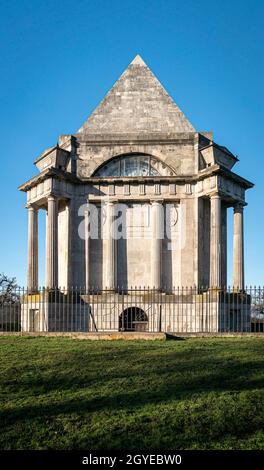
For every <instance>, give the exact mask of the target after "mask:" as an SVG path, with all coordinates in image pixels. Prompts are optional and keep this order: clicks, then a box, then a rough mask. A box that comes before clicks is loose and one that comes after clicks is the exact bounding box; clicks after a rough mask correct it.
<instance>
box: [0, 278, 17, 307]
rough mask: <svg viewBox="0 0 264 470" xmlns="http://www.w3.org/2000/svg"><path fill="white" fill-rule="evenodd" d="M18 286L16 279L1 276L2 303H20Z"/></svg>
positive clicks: (0, 294) (0, 300)
mask: <svg viewBox="0 0 264 470" xmlns="http://www.w3.org/2000/svg"><path fill="white" fill-rule="evenodd" d="M17 289H18V286H17V281H16V278H15V277H8V276H6V275H5V274H3V273H2V274H0V302H1V303H5V302H9V303H15V302H17V301H18V292H17Z"/></svg>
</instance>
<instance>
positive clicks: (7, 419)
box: [0, 337, 264, 450]
mask: <svg viewBox="0 0 264 470" xmlns="http://www.w3.org/2000/svg"><path fill="white" fill-rule="evenodd" d="M263 366H264V337H263V339H262V338H216V339H215V338H205V339H202V338H196V339H187V340H182V341H166V342H165V341H149V342H147V341H137V342H132V341H127V342H126V341H115V342H114V341H113V342H111V341H87V340H76V339H75V340H73V339H69V338H46V337H40V338H32V337H0V394H1V408H0V427H1V433H0V448H1V449H100V448H103V449H114V448H120V449H130V450H132V449H142V450H143V449H159V448H166V449H264V391H263V385H264V367H263Z"/></svg>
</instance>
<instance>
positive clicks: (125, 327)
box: [119, 307, 148, 331]
mask: <svg viewBox="0 0 264 470" xmlns="http://www.w3.org/2000/svg"><path fill="white" fill-rule="evenodd" d="M119 330H120V331H147V330H148V316H147V314H146V313H145V312H144V310H142V309H141V308H139V307H128V308H126V309H125V310H124V311H123V312H122V313H121V315H120V316H119Z"/></svg>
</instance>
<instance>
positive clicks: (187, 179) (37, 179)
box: [18, 165, 254, 192]
mask: <svg viewBox="0 0 264 470" xmlns="http://www.w3.org/2000/svg"><path fill="white" fill-rule="evenodd" d="M213 175H222V176H224V177H226V178H228V179H231V180H233V181H236V182H237V183H239V184H240V185H241V186H242V187H243V188H245V189H249V188H253V186H254V184H253V183H251V182H250V181H248V180H246V179H244V178H242V177H241V176H239V175H237V174H236V173H233V172H232V171H230V170H227V169H226V168H223V167H220V165H213V166H211V167H210V168H206V169H205V170H203V171H200V172H199V173H198V174H197V175H181V176H179V175H178V176H177V175H175V176H140V177H108V178H97V177H94V176H92V177H89V178H82V179H80V178H78V177H76V176H74V175H72V174H71V173H67V172H65V171H62V170H59V169H57V168H48V169H47V170H44V171H42V172H41V173H40V174H39V175H36V176H33V178H31V179H30V180H28V181H27V182H26V183H24V184H22V185H21V186H19V188H18V189H19V190H20V191H24V192H27V191H28V190H29V189H31V188H33V187H34V186H36V185H37V184H39V183H41V182H42V181H44V180H46V179H47V178H50V177H53V178H57V179H59V180H64V181H69V182H71V183H73V184H85V183H87V184H104V183H105V184H113V183H114V184H127V183H130V184H138V183H159V182H167V183H178V184H185V183H190V184H191V183H195V182H197V181H201V180H203V179H206V178H208V177H210V176H213Z"/></svg>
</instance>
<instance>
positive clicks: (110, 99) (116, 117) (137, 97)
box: [78, 55, 195, 135]
mask: <svg viewBox="0 0 264 470" xmlns="http://www.w3.org/2000/svg"><path fill="white" fill-rule="evenodd" d="M78 132H79V133H85V134H111V135H112V134H119V135H120V134H122V133H126V134H139V135H140V134H145V135H146V134H155V133H165V134H168V133H184V132H195V129H194V127H193V126H192V124H191V123H190V122H189V121H188V119H187V118H186V117H185V115H184V114H183V112H182V111H181V110H180V108H179V107H178V106H177V105H176V103H175V102H174V101H173V100H172V98H171V97H170V96H169V95H168V93H167V92H166V90H165V89H164V88H163V86H162V85H161V83H160V82H159V81H158V79H157V78H156V77H155V75H154V74H153V73H152V72H151V70H150V69H149V68H148V66H147V65H146V64H145V62H144V61H143V60H142V59H141V57H140V56H139V55H137V56H136V57H135V59H134V60H133V61H132V62H131V63H130V64H129V66H128V67H127V69H126V70H125V71H124V73H123V74H122V75H121V77H120V78H119V80H118V81H117V82H116V83H115V84H114V86H113V87H112V88H111V90H110V91H109V92H108V94H107V95H106V97H105V98H104V99H103V101H101V103H100V104H99V106H98V107H97V108H96V109H95V111H94V112H93V113H92V114H91V115H90V117H89V118H88V119H87V121H86V122H85V123H84V124H83V126H82V127H81V128H80V130H79V131H78Z"/></svg>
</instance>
